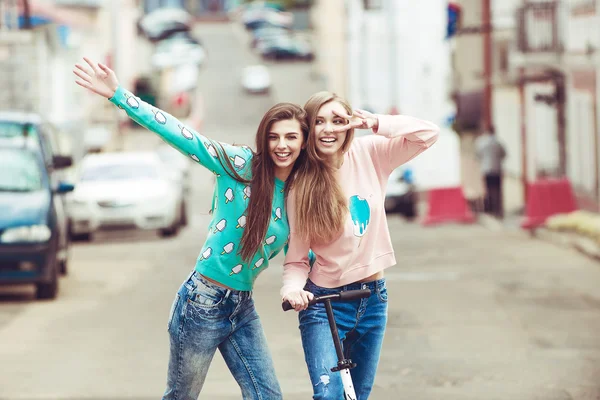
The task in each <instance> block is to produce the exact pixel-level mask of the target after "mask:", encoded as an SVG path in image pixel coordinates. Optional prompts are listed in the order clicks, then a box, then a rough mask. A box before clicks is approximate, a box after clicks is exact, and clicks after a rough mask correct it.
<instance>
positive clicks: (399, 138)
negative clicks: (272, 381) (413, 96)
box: [281, 92, 439, 400]
mask: <svg viewBox="0 0 600 400" xmlns="http://www.w3.org/2000/svg"><path fill="white" fill-rule="evenodd" d="M304 109H305V111H306V112H307V117H308V122H309V124H310V133H309V137H308V145H307V149H306V151H307V156H308V159H309V162H308V163H305V165H304V167H303V168H301V169H300V170H299V171H298V174H297V176H296V178H295V185H294V187H293V188H292V189H291V191H290V193H289V196H288V199H287V208H288V220H289V224H290V240H289V248H288V251H287V254H286V258H285V263H284V273H283V287H282V289H281V295H282V298H283V300H284V301H285V300H288V301H289V302H290V303H291V304H292V306H294V308H295V309H296V311H300V313H299V322H300V332H301V336H302V345H303V348H304V354H305V360H306V364H307V366H308V370H309V375H310V379H311V381H312V384H313V388H314V396H313V398H314V399H335V400H338V399H340V398H344V389H343V386H342V381H341V377H340V374H338V373H332V372H331V368H332V367H334V366H336V365H337V355H336V352H335V348H334V346H333V343H332V340H331V332H330V329H329V325H328V323H327V314H326V311H325V307H324V305H323V304H315V305H311V306H309V300H311V299H312V297H313V295H315V296H321V295H325V294H332V293H337V292H340V291H343V290H353V289H366V288H369V289H371V296H370V297H368V298H366V299H362V300H356V301H353V302H334V303H332V305H333V310H334V316H335V319H336V322H337V326H338V330H339V333H340V338H341V339H342V340H343V341H342V343H343V346H344V351H345V353H346V354H348V355H349V358H350V359H351V360H352V361H353V362H355V363H356V364H357V367H356V368H354V369H352V370H351V376H352V380H353V383H354V388H355V391H356V395H357V396H358V399H361V400H363V399H367V398H368V397H369V394H370V392H371V388H372V386H373V383H374V380H375V373H376V370H377V365H378V363H379V354H380V350H381V345H382V342H383V336H384V333H385V327H386V322H387V301H388V297H387V290H386V282H385V279H384V276H383V270H384V269H386V268H388V267H391V266H393V265H394V264H396V259H395V256H394V249H393V247H392V242H391V239H390V233H389V229H388V226H387V220H386V215H385V210H384V198H385V188H386V184H387V181H388V177H389V175H390V173H391V172H392V171H393V170H394V169H395V168H397V167H399V166H400V165H402V164H404V163H405V162H407V161H409V160H411V159H413V158H414V157H416V156H417V155H419V154H420V153H421V152H423V151H424V150H426V149H427V148H429V147H430V146H431V145H433V143H435V141H436V140H437V137H438V133H439V128H438V127H437V126H436V125H435V124H433V123H431V122H427V121H422V120H419V119H417V118H413V117H408V116H404V115H395V116H391V115H374V114H371V113H368V112H366V111H360V110H354V111H353V110H352V108H351V107H350V105H349V104H348V103H347V102H346V101H344V100H343V99H341V98H339V97H338V96H336V95H335V94H332V93H329V92H319V93H316V94H314V95H313V96H312V97H311V98H310V99H309V100H308V101H307V103H306V104H305V106H304ZM355 128H359V129H372V130H373V133H374V134H373V135H367V136H364V137H360V138H356V139H354V129H355ZM309 250H312V252H313V253H314V255H315V259H314V260H313V261H314V263H312V266H311V262H309V257H308V254H309Z"/></svg>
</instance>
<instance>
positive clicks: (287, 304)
mask: <svg viewBox="0 0 600 400" xmlns="http://www.w3.org/2000/svg"><path fill="white" fill-rule="evenodd" d="M281 308H283V311H290V310H293V309H294V307H292V305H291V304H290V302H289V301H287V300H286V301H284V302H283V303H281Z"/></svg>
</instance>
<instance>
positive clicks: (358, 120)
mask: <svg viewBox="0 0 600 400" xmlns="http://www.w3.org/2000/svg"><path fill="white" fill-rule="evenodd" d="M333 113H334V114H335V115H337V116H338V117H341V118H344V119H346V120H347V121H348V123H347V124H346V125H344V126H341V127H339V128H334V132H345V131H347V130H349V129H377V127H378V126H379V120H378V119H377V116H376V115H374V114H371V113H370V112H368V111H364V110H354V111H353V112H352V115H348V114H340V113H337V112H336V111H333Z"/></svg>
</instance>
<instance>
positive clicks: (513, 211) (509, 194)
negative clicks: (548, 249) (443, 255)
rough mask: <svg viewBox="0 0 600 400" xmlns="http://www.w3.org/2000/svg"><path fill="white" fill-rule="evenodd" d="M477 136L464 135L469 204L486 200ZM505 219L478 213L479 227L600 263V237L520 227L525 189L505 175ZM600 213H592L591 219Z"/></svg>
mask: <svg viewBox="0 0 600 400" xmlns="http://www.w3.org/2000/svg"><path fill="white" fill-rule="evenodd" d="M474 142H475V136H474V135H471V134H465V135H463V136H461V170H462V182H463V191H464V194H465V198H466V199H467V200H469V201H474V202H476V203H477V202H479V203H481V202H482V201H483V196H484V185H483V180H482V176H481V173H480V172H479V171H480V169H479V162H478V161H477V159H476V157H475V148H474ZM503 194H504V209H505V218H504V220H502V221H500V220H498V219H496V218H494V217H492V216H490V215H487V214H484V213H478V214H477V221H478V223H479V224H481V225H483V226H485V227H486V228H488V229H491V230H495V231H501V230H502V231H504V232H507V233H511V234H516V235H521V236H522V237H523V238H524V239H533V238H535V239H540V240H543V241H546V242H550V243H553V244H555V245H558V246H562V247H567V248H571V249H574V250H576V251H579V252H581V253H583V254H585V255H587V256H588V257H591V258H593V259H597V260H600V236H598V237H594V238H593V237H590V236H589V235H585V234H581V233H579V232H577V230H576V229H567V228H565V227H562V226H558V225H557V226H556V227H551V226H544V227H540V228H537V229H535V230H534V231H532V232H529V231H526V230H523V229H522V228H521V221H522V218H523V212H524V209H525V205H524V201H523V200H524V197H523V186H522V184H521V180H520V178H516V177H513V176H504V182H503ZM595 215H598V217H600V214H592V213H590V217H594V216H595Z"/></svg>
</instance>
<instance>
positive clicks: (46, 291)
mask: <svg viewBox="0 0 600 400" xmlns="http://www.w3.org/2000/svg"><path fill="white" fill-rule="evenodd" d="M57 265H58V262H57V261H56V260H55V261H54V262H53V263H52V266H51V268H52V271H51V272H50V275H51V277H50V281H49V282H42V283H38V284H37V285H36V297H37V298H38V299H39V300H49V299H54V298H56V295H57V294H58V270H57V268H56V267H57Z"/></svg>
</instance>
